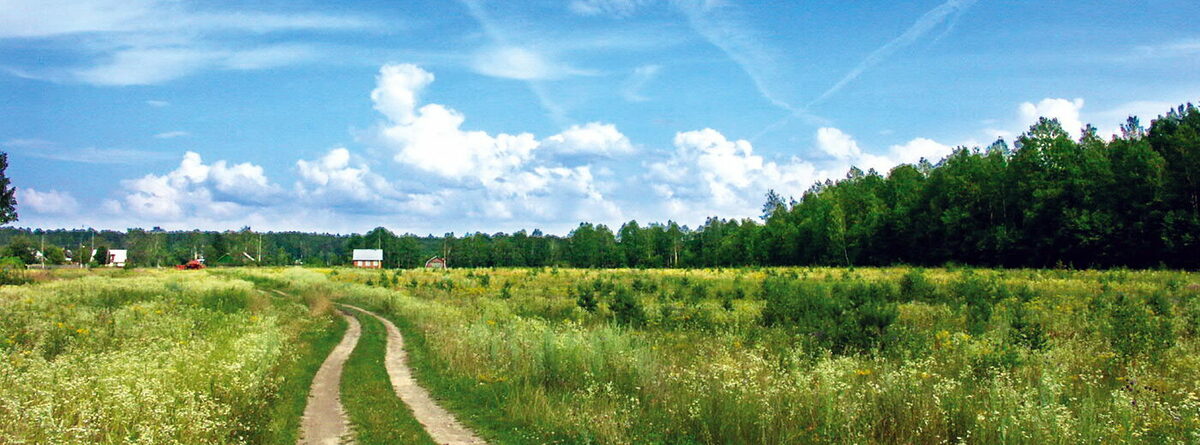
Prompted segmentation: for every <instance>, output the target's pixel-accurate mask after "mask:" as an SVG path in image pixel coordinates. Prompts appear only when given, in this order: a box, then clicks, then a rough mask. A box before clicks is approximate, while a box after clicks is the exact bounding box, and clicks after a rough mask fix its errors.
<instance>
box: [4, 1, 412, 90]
mask: <svg viewBox="0 0 1200 445" xmlns="http://www.w3.org/2000/svg"><path fill="white" fill-rule="evenodd" d="M193 6H195V5H194V4H193V3H192V2H188V1H181V0H119V1H118V0H10V1H6V2H5V4H4V6H3V7H0V39H25V40H27V39H44V40H47V41H49V42H66V43H68V45H67V46H66V48H67V49H68V50H69V51H75V52H79V53H81V55H82V56H83V57H81V58H82V59H83V60H85V61H87V62H84V63H83V64H82V65H75V66H57V67H55V66H41V67H38V68H37V69H36V70H28V69H23V68H22V67H6V68H7V69H6V70H7V71H8V72H9V73H10V74H13V75H16V76H21V77H28V78H35V79H41V80H48V81H55V82H82V83H89V84H93V85H101V86H123V85H150V84H160V83H164V82H168V81H171V80H174V79H178V78H181V77H184V76H187V75H190V74H193V73H196V72H198V71H202V70H206V69H225V70H258V69H266V68H273V67H279V66H286V65H292V64H296V63H300V62H304V61H309V60H313V59H314V58H315V57H316V56H317V55H318V53H319V52H318V51H317V50H316V48H315V46H313V45H311V44H306V43H303V42H297V41H291V40H292V39H297V38H299V37H295V36H294V35H287V36H284V37H272V38H271V39H270V42H269V43H262V42H261V41H262V39H261V38H260V37H256V36H257V35H261V34H267V33H279V32H283V31H308V32H322V31H323V32H345V31H363V30H368V29H372V28H377V27H380V26H381V25H380V23H379V22H378V20H376V19H374V18H368V17H358V16H351V15H339V14H322V13H310V12H305V13H272V12H263V11H248V10H212V9H206V10H203V11H201V10H198V9H197V8H194V7H193ZM388 26H389V27H393V25H392V24H390V23H389V25H388Z"/></svg>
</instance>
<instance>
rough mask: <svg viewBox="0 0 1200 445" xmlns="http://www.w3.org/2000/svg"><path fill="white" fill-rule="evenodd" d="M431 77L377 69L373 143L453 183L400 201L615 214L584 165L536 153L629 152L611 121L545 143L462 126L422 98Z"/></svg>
mask: <svg viewBox="0 0 1200 445" xmlns="http://www.w3.org/2000/svg"><path fill="white" fill-rule="evenodd" d="M434 79H435V77H434V75H433V74H432V73H429V72H427V71H425V70H424V69H421V68H420V67H418V66H415V65H409V64H403V65H387V66H384V67H383V68H381V69H380V71H379V76H378V78H377V83H376V88H375V90H374V91H372V93H371V98H372V100H373V101H374V102H375V108H376V110H378V111H379V112H380V113H382V114H383V115H384V117H386V118H387V120H386V122H384V123H383V124H382V125H380V126H379V127H378V128H377V129H376V131H375V133H374V134H373V135H372V138H373V139H374V140H373V141H371V142H373V143H376V144H379V145H382V146H383V147H386V148H388V149H390V150H392V152H393V153H394V155H393V160H394V161H396V162H397V163H398V164H400V165H402V166H405V167H408V168H411V169H413V170H415V172H414V173H418V176H416V177H419V175H421V174H423V175H430V176H432V177H433V178H435V181H450V186H451V187H450V188H445V189H443V190H442V191H441V192H438V193H434V194H420V195H414V196H408V197H404V198H403V200H404V201H405V203H406V204H405V205H411V206H425V207H432V206H433V203H436V204H437V205H438V210H439V211H440V212H442V213H443V214H446V215H453V214H456V212H457V214H458V215H466V216H470V217H487V218H494V219H499V220H524V221H539V220H541V221H545V220H550V219H553V220H559V219H562V218H563V217H564V216H566V215H576V216H578V217H581V218H582V217H585V216H586V217H590V218H599V219H603V220H606V221H607V220H611V218H612V217H613V215H619V214H620V209H618V208H617V207H616V206H615V205H613V204H612V203H611V202H609V201H608V200H607V199H606V198H605V196H604V195H603V193H602V192H601V187H599V186H598V185H597V184H596V180H595V177H594V176H593V175H592V172H591V167H590V166H588V165H583V166H577V167H562V166H557V165H553V164H552V163H549V162H548V160H546V159H541V158H539V157H538V153H539V152H541V153H546V154H547V155H554V154H562V155H616V154H623V153H629V152H632V151H633V146H632V144H631V143H630V142H629V139H628V138H626V137H625V135H623V134H621V133H620V131H618V130H617V128H616V126H614V125H612V124H604V123H600V122H593V123H588V124H585V125H575V126H571V127H569V128H568V129H567V130H565V131H563V132H562V133H560V134H557V135H554V136H550V137H548V138H546V140H545V141H539V140H538V139H537V138H536V137H535V136H534V135H533V134H530V133H521V134H516V135H512V134H505V133H500V134H496V135H492V134H489V133H487V132H484V131H470V130H464V129H463V128H462V126H463V123H464V122H465V121H466V117H465V116H463V114H462V113H459V112H458V111H456V110H454V109H452V108H449V107H447V106H445V105H441V104H435V103H429V104H421V103H420V93H421V91H422V90H423V89H424V88H426V87H427V86H429V85H430V84H431V83H432V82H433V81H434ZM339 156H340V155H339ZM340 159H344V158H339V162H340ZM309 168H311V167H309Z"/></svg>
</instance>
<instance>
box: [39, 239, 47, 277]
mask: <svg viewBox="0 0 1200 445" xmlns="http://www.w3.org/2000/svg"><path fill="white" fill-rule="evenodd" d="M38 253H40V254H41V255H40V256H41V257H42V269H45V268H46V234H45V233H42V246H41V247H39V248H38Z"/></svg>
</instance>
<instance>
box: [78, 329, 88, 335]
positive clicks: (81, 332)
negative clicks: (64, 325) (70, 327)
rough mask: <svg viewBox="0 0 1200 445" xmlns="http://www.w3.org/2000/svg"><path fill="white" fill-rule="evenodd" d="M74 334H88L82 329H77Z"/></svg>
mask: <svg viewBox="0 0 1200 445" xmlns="http://www.w3.org/2000/svg"><path fill="white" fill-rule="evenodd" d="M75 333H76V334H87V333H88V330H87V329H84V328H79V329H76V330H75Z"/></svg>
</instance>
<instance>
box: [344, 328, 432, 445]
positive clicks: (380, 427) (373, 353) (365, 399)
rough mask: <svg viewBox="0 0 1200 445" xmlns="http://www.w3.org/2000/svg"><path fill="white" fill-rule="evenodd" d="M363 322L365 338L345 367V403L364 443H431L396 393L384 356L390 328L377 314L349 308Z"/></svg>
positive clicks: (423, 429) (352, 422)
mask: <svg viewBox="0 0 1200 445" xmlns="http://www.w3.org/2000/svg"><path fill="white" fill-rule="evenodd" d="M347 312H349V313H350V314H351V315H353V316H354V317H356V318H358V321H359V322H360V323H362V337H361V338H359V340H358V346H356V347H355V348H354V352H353V353H352V354H350V359H348V360H346V366H345V368H344V369H343V370H342V383H341V392H342V406H343V407H344V408H345V410H346V414H347V415H348V417H349V418H350V424H351V429H352V430H353V434H354V439H355V440H356V441H357V442H358V443H360V444H364V445H366V444H398V443H404V444H428V445H433V444H434V442H433V439H431V438H430V437H429V434H428V433H426V432H425V428H424V427H423V426H421V423H420V422H417V419H416V418H414V417H413V414H412V410H411V409H409V407H408V405H405V404H404V401H402V400H400V398H399V397H397V396H396V393H395V391H394V390H393V389H392V383H391V380H390V379H389V378H388V373H387V368H385V366H384V357H385V354H386V352H387V330H386V329H384V327H383V324H382V323H380V322H379V321H378V320H376V319H375V318H374V317H371V316H369V315H365V314H363V313H360V312H358V311H355V310H350V309H348V310H347Z"/></svg>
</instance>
